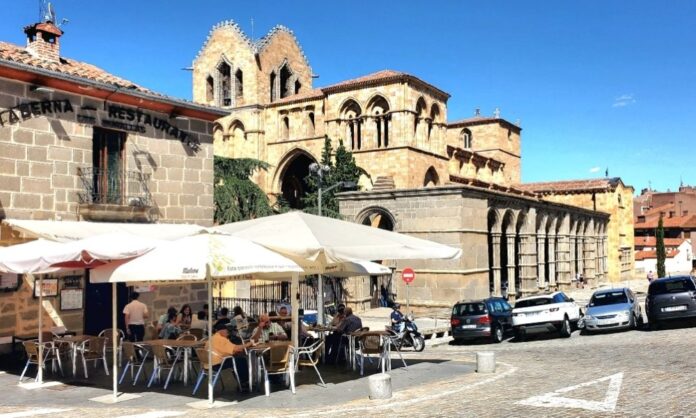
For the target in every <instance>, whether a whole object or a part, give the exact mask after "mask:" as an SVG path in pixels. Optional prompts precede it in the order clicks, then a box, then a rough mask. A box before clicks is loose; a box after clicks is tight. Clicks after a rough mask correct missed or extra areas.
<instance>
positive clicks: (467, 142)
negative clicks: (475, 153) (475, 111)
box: [460, 129, 472, 149]
mask: <svg viewBox="0 0 696 418" xmlns="http://www.w3.org/2000/svg"><path fill="white" fill-rule="evenodd" d="M460 137H461V140H462V148H464V149H471V140H472V136H471V131H470V130H468V129H462V133H461V134H460Z"/></svg>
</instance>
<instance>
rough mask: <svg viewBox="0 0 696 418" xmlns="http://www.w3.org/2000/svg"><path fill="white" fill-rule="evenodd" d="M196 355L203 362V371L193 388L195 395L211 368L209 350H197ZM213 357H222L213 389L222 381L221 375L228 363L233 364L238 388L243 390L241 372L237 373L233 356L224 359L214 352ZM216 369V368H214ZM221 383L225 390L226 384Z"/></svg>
mask: <svg viewBox="0 0 696 418" xmlns="http://www.w3.org/2000/svg"><path fill="white" fill-rule="evenodd" d="M196 355H197V356H198V360H199V361H200V362H201V370H200V371H199V372H198V379H196V385H195V386H194V388H193V395H195V394H196V392H197V391H198V388H199V387H200V385H201V383H203V379H204V378H205V377H206V376H207V375H208V373H209V370H210V367H209V366H208V350H207V349H205V348H197V349H196ZM213 356H217V357H220V358H221V359H222V360H221V362H220V364H219V366H218V369H217V370H213V388H215V385H217V382H218V379H220V373H222V371H223V370H224V366H225V363H226V362H227V361H231V362H232V371H233V372H234V378H235V380H236V381H237V386H238V388H239V390H240V391H241V390H242V382H240V381H239V372H237V363H235V361H234V357H233V356H227V357H222V356H221V355H219V354H217V353H215V352H214V351H213ZM213 367H214V366H213ZM220 383H222V388H223V389H224V388H225V383H224V382H223V381H222V380H220Z"/></svg>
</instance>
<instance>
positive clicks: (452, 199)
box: [193, 21, 633, 307]
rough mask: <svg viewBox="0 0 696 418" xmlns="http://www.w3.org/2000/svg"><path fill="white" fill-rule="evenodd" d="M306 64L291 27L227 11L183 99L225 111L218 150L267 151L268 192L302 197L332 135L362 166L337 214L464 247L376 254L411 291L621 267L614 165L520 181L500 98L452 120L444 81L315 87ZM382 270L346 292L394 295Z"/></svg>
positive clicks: (627, 221)
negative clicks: (253, 29)
mask: <svg viewBox="0 0 696 418" xmlns="http://www.w3.org/2000/svg"><path fill="white" fill-rule="evenodd" d="M314 78H315V77H314V73H313V71H312V67H311V66H310V63H309V61H308V59H307V57H306V56H305V54H304V53H303V51H302V47H301V46H300V44H299V42H298V40H297V39H296V37H295V36H294V34H293V32H292V31H291V30H289V29H287V28H285V27H283V26H277V27H275V28H273V29H272V30H271V31H270V32H269V33H268V34H267V35H266V36H264V37H262V38H260V39H258V40H255V39H250V38H249V37H248V36H246V35H245V34H244V33H243V32H242V30H241V29H240V28H239V26H238V25H237V24H235V23H234V22H230V21H226V22H223V23H220V24H218V25H216V26H215V27H213V29H212V30H211V31H210V34H209V36H208V39H207V40H206V41H205V43H204V45H203V46H202V48H201V50H200V51H199V52H198V54H197V56H196V57H195V59H194V60H193V100H194V102H197V103H200V104H204V105H209V106H213V107H217V108H222V109H224V110H225V111H226V112H228V115H227V116H225V117H222V118H220V119H218V120H217V122H216V123H215V125H214V128H213V144H214V153H215V155H221V156H225V157H231V158H256V159H259V160H263V161H266V162H268V163H270V164H272V166H273V167H272V168H271V169H270V170H269V171H268V172H260V173H257V174H256V175H255V177H254V180H255V181H256V182H257V183H258V184H259V185H260V186H261V187H262V188H263V189H264V190H265V191H266V192H267V193H268V194H269V196H270V197H271V198H276V197H279V196H282V197H283V198H284V199H285V201H287V202H288V203H289V204H290V206H292V207H293V208H297V209H301V208H302V202H301V197H302V195H303V194H304V193H305V190H306V187H307V185H306V183H305V181H304V178H305V177H306V176H307V175H308V174H309V165H310V164H311V163H313V162H317V161H318V160H319V159H320V155H321V150H322V147H323V143H324V138H325V137H328V138H330V139H331V140H332V141H333V146H334V148H335V147H336V146H337V145H338V141H339V139H341V140H343V141H344V144H345V145H346V147H347V148H349V149H350V150H352V152H353V155H354V156H355V159H356V162H357V163H358V165H359V166H360V167H362V168H363V169H365V170H366V171H367V172H368V173H369V177H368V176H366V177H365V178H363V179H361V181H360V190H359V191H356V192H345V193H341V194H340V205H341V213H342V214H343V215H344V216H345V217H346V218H347V219H348V220H352V221H354V222H359V223H363V224H366V225H372V226H375V227H380V228H387V229H391V230H395V231H398V232H403V233H408V234H412V235H416V236H421V237H423V238H427V239H432V240H436V241H439V242H442V243H446V244H450V245H455V246H459V247H461V248H462V249H463V250H464V256H463V257H462V258H461V259H460V260H456V261H427V262H425V261H423V262H413V263H403V262H392V261H389V260H383V262H384V263H386V264H388V265H391V266H392V267H393V268H394V270H395V273H396V274H395V275H394V277H397V278H398V277H399V272H400V271H401V269H403V267H405V266H406V265H410V266H411V267H414V268H415V270H416V273H417V279H416V280H415V281H414V283H413V284H412V285H411V288H410V296H411V304H412V305H423V306H449V305H450V304H451V303H452V302H453V301H455V300H459V299H465V298H473V297H483V296H487V295H488V294H496V295H504V296H509V297H512V298H514V297H518V296H520V295H526V294H532V293H537V292H540V291H546V290H551V289H556V288H566V287H569V286H571V285H573V282H574V281H575V280H577V279H578V278H579V277H580V276H582V278H583V279H584V280H585V281H586V282H588V283H590V284H597V283H599V282H604V281H608V280H611V281H618V280H620V279H623V278H625V277H627V276H629V275H630V274H631V273H632V271H633V259H632V255H631V251H626V250H625V249H626V248H632V245H633V243H632V241H633V235H632V216H631V215H632V211H633V209H632V204H631V202H632V198H631V197H632V191H633V189H632V187H630V186H626V185H624V184H623V182H622V181H621V180H620V179H618V178H616V179H608V178H607V179H593V180H582V181H575V182H570V183H572V184H573V187H570V188H569V187H564V185H563V184H564V183H567V182H551V183H537V184H536V185H537V186H539V187H535V185H525V184H521V131H522V129H521V127H520V126H518V125H517V124H515V123H511V122H510V121H507V120H505V119H504V118H502V117H500V114H499V112H498V111H496V112H495V113H494V114H493V115H491V116H483V115H481V114H479V112H478V111H476V113H475V115H474V116H473V117H471V118H467V119H462V120H455V121H451V120H449V119H448V115H447V102H448V100H449V98H450V95H449V94H448V93H446V92H444V91H442V90H441V89H439V88H438V87H436V86H434V85H432V84H429V83H428V82H426V81H424V80H421V79H420V78H418V77H415V76H413V75H410V74H407V73H403V72H399V71H393V70H382V71H377V72H374V73H371V74H368V75H364V76H360V77H357V78H354V79H351V80H347V81H343V82H340V83H337V84H333V85H329V86H325V87H318V88H317V87H314V86H313V80H314ZM554 185H556V186H554ZM542 186H543V187H542ZM568 196H571V197H568ZM585 197H587V198H585ZM598 202H599V205H598ZM624 212H625V213H624ZM628 231H631V232H630V233H629V232H628ZM629 241H630V242H629ZM384 280H385V279H384V278H375V277H372V278H358V279H352V280H351V281H349V282H348V284H347V287H348V292H347V294H348V295H349V297H350V302H351V303H352V304H354V305H355V306H358V307H367V306H369V305H370V304H374V301H375V297H376V293H377V289H379V286H380V285H383V284H387V285H388V286H389V287H390V288H391V290H392V291H393V292H394V293H396V294H397V298H398V299H403V297H404V293H405V291H404V290H405V289H404V284H403V283H402V282H401V281H400V280H388V279H387V281H386V282H385V281H384ZM240 296H242V295H240Z"/></svg>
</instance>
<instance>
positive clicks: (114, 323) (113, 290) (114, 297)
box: [111, 282, 118, 403]
mask: <svg viewBox="0 0 696 418" xmlns="http://www.w3.org/2000/svg"><path fill="white" fill-rule="evenodd" d="M117 296H118V295H117V292H116V282H113V283H111V352H112V361H113V368H112V370H113V376H112V379H113V388H114V394H113V395H114V403H115V402H117V401H118V379H117V376H118V364H117V362H118V353H117V351H118V342H117V341H116V339H117V338H118V337H117V335H118V320H117V315H116V304H117V303H118V297H117Z"/></svg>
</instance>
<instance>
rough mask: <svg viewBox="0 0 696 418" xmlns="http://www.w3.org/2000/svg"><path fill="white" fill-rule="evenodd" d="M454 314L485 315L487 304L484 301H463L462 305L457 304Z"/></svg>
mask: <svg viewBox="0 0 696 418" xmlns="http://www.w3.org/2000/svg"><path fill="white" fill-rule="evenodd" d="M452 314H453V315H461V316H464V315H485V314H486V304H485V303H483V302H477V303H463V304H461V305H455V307H454V309H453V310H452Z"/></svg>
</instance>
